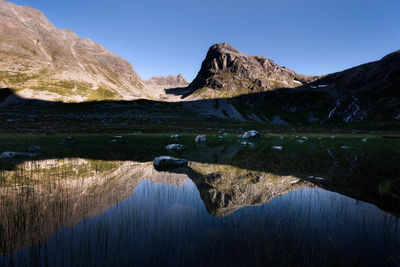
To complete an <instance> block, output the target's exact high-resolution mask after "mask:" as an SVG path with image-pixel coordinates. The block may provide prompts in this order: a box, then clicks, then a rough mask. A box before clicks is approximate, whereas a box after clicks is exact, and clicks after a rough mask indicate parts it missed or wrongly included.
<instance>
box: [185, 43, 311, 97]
mask: <svg viewBox="0 0 400 267" xmlns="http://www.w3.org/2000/svg"><path fill="white" fill-rule="evenodd" d="M315 79H316V77H313V76H306V75H301V74H297V73H296V72H294V71H292V70H290V69H288V68H285V67H282V66H279V65H277V64H276V63H275V62H273V61H272V60H270V59H268V58H265V57H262V56H251V55H246V54H243V53H241V52H240V51H239V50H237V49H236V48H234V47H232V46H231V45H230V44H227V43H219V44H214V45H212V46H211V47H210V48H209V50H208V52H207V56H206V58H205V59H204V61H203V63H202V65H201V69H200V71H199V73H198V74H197V76H196V78H195V79H194V80H193V82H192V83H191V84H190V85H189V87H188V91H187V92H186V94H185V96H188V95H190V94H192V93H194V92H195V91H197V90H198V89H202V88H207V89H213V90H218V91H220V92H225V93H222V95H223V96H227V95H229V96H232V95H239V94H245V93H250V92H256V91H267V90H273V89H277V88H290V87H296V86H299V85H302V84H303V83H308V82H311V81H313V80H315ZM207 92H208V93H210V91H209V90H208V91H207Z"/></svg>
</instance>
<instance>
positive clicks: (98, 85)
mask: <svg viewBox="0 0 400 267" xmlns="http://www.w3.org/2000/svg"><path fill="white" fill-rule="evenodd" d="M0 36H1V39H0V58H1V60H0V70H1V72H0V83H1V84H0V86H1V87H11V88H15V89H19V90H20V91H19V93H20V94H21V95H22V96H25V97H28V98H39V99H49V100H55V99H61V100H63V101H65V100H66V101H76V102H80V101H85V100H90V99H132V98H138V97H145V96H146V94H145V93H144V91H143V87H144V84H143V81H142V80H141V78H140V77H139V76H138V74H137V73H136V72H135V70H134V69H133V67H132V65H131V64H130V63H129V62H128V61H126V60H125V59H123V58H121V57H119V56H118V55H116V54H114V53H112V52H110V51H108V50H107V49H106V48H104V47H103V46H101V45H100V44H98V43H95V42H93V41H91V40H90V39H83V38H80V37H79V36H77V35H76V34H75V33H74V32H72V31H71V30H62V29H57V28H56V27H54V25H53V24H51V23H50V22H49V21H48V20H47V18H46V17H45V16H44V14H43V13H42V12H41V11H39V10H37V9H33V8H30V7H27V6H17V5H14V4H13V3H10V2H6V1H4V0H1V1H0Z"/></svg>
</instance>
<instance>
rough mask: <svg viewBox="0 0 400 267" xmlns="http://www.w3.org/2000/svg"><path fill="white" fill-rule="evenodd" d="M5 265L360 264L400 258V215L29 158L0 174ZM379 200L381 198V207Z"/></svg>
mask: <svg viewBox="0 0 400 267" xmlns="http://www.w3.org/2000/svg"><path fill="white" fill-rule="evenodd" d="M1 181H2V187H0V196H1V198H0V209H1V215H2V216H1V218H0V226H1V227H0V241H1V243H0V249H1V253H2V254H3V256H2V257H1V258H0V264H5V265H37V264H43V265H46V264H50V265H54V266H55V265H57V266H60V265H67V266H68V265H111V264H113V265H115V264H117V265H132V264H136V265H144V264H147V265H171V266H172V265H205V264H219V265H221V264H222V265H243V264H246V265H248V264H256V265H260V264H264V263H272V264H274V263H275V264H282V265H291V264H294V263H296V264H297V265H310V264H311V265H321V264H322V265H338V264H339V265H357V264H363V263H368V264H377V265H379V264H381V263H383V264H384V263H388V264H390V263H393V264H394V263H395V262H396V260H398V259H399V256H400V250H399V247H398V244H399V241H400V232H399V230H398V228H397V224H398V218H397V217H396V216H393V215H391V214H390V213H387V212H384V211H382V210H380V209H379V208H377V207H376V206H374V205H373V204H368V203H365V202H362V201H359V200H356V199H358V198H359V197H360V196H361V195H362V192H358V193H357V192H355V194H354V197H353V198H356V199H353V198H351V197H352V196H350V197H347V196H343V195H341V194H338V193H335V192H330V191H327V190H326V189H329V190H334V189H335V187H332V188H330V187H329V184H326V183H324V184H323V187H324V188H325V189H322V188H321V186H322V185H320V184H318V183H312V182H311V180H307V179H302V178H301V177H295V176H291V175H288V176H283V175H276V174H273V173H268V172H262V171H253V170H246V169H241V168H237V167H233V166H229V165H220V164H209V163H208V164H206V163H198V162H190V164H189V167H188V168H182V169H177V170H174V171H171V172H157V171H155V170H154V168H153V165H152V162H133V161H101V160H89V159H58V160H40V161H27V162H24V163H21V164H20V165H19V166H18V167H17V168H16V169H15V170H12V171H3V172H2V180H1ZM378 202H379V201H378Z"/></svg>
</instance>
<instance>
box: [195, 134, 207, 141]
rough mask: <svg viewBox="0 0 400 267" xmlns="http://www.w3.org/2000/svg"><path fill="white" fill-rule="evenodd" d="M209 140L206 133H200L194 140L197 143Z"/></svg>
mask: <svg viewBox="0 0 400 267" xmlns="http://www.w3.org/2000/svg"><path fill="white" fill-rule="evenodd" d="M206 140H207V138H206V136H205V135H198V136H197V137H196V138H195V139H194V141H196V143H200V142H205V141H206Z"/></svg>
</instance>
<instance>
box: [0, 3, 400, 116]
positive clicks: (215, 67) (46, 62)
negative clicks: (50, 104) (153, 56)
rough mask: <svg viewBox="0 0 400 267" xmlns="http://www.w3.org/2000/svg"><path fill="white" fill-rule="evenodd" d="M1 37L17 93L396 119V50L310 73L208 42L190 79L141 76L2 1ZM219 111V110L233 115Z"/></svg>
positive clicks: (6, 73) (399, 61) (2, 60)
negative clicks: (200, 102) (345, 66)
mask: <svg viewBox="0 0 400 267" xmlns="http://www.w3.org/2000/svg"><path fill="white" fill-rule="evenodd" d="M0 36H1V38H0V88H12V89H13V90H15V92H16V94H17V95H18V96H19V97H23V98H36V99H42V100H51V101H64V102H83V101H96V100H106V99H107V100H134V99H150V100H158V101H174V102H176V101H189V100H202V99H223V101H222V102H221V103H222V104H223V105H222V106H224V107H225V111H226V110H230V109H235V110H236V111H237V112H239V113H240V114H241V115H240V116H234V117H235V118H239V119H253V120H260V121H268V120H270V121H271V120H272V121H274V119H273V118H274V116H275V115H276V114H278V113H279V114H283V113H288V114H289V115H288V114H286V115H288V116H289V117H293V116H291V115H290V113H293V112H297V113H298V112H303V113H304V114H303V118H302V119H303V120H304V119H305V120H306V121H309V122H310V123H311V122H316V121H318V122H320V123H321V124H323V123H325V122H326V121H328V120H331V119H332V118H334V117H336V118H338V119H339V120H340V121H344V122H352V121H362V120H364V118H366V117H369V116H374V117H375V119H377V120H381V119H391V120H393V119H397V120H400V104H399V103H400V93H399V89H400V50H399V51H396V52H394V53H391V54H389V55H387V56H385V57H384V58H382V59H381V60H379V61H376V62H371V63H368V64H364V65H361V66H357V67H354V68H351V69H348V70H345V71H342V72H337V73H333V74H329V75H323V76H309V75H303V74H298V73H296V72H294V71H293V70H290V69H288V68H286V67H283V66H279V65H277V64H276V63H274V62H273V61H272V60H270V59H268V58H265V57H262V56H250V55H245V54H243V53H241V52H240V51H239V50H237V49H235V48H234V47H232V46H231V45H229V44H227V43H220V44H215V45H212V46H211V47H210V48H209V50H208V53H207V55H206V57H205V59H204V61H203V63H202V65H201V68H200V71H199V73H198V74H197V76H196V78H195V79H194V80H193V81H192V82H191V83H190V84H189V83H188V82H187V81H186V79H185V78H184V77H183V76H182V75H181V74H179V75H178V76H174V75H170V76H167V77H161V76H158V77H153V78H151V79H149V80H147V81H144V80H143V79H141V78H140V77H139V75H138V74H137V73H136V72H135V70H134V68H133V67H132V65H131V64H130V63H129V62H127V61H126V60H125V59H123V58H121V57H119V56H118V55H116V54H114V53H112V52H110V51H108V50H107V49H106V48H104V47H103V46H101V45H100V44H98V43H95V42H93V41H91V40H89V39H83V38H80V37H78V36H77V35H76V34H75V33H73V32H72V31H71V30H60V29H57V28H55V27H54V26H53V25H52V24H51V23H50V22H49V21H48V20H47V19H46V17H45V16H44V15H43V13H42V12H40V11H38V10H36V9H33V8H30V7H25V6H17V5H14V4H12V3H10V2H6V1H4V0H0ZM228 99H232V100H229V101H228V102H227V100H228ZM224 101H225V102H224ZM238 101H239V102H240V104H238ZM235 103H236V104H235ZM234 104H235V105H234ZM228 106H229V107H228ZM226 107H228V108H226ZM231 107H232V108H231ZM207 109H209V108H208V107H207V108H203V110H207ZM243 109H244V110H243ZM266 109H269V110H266ZM256 110H257V111H256ZM225 111H224V110H221V111H218V112H219V114H223V116H227V117H231V115H232V114H231V113H232V112H225ZM236 111H235V112H236ZM199 112H202V111H201V108H200V111H199ZM218 112H217V113H218ZM237 112H236V113H237ZM214 113H215V112H214ZM249 114H250V115H249ZM283 115H285V114H283ZM275 118H276V117H275ZM275 122H279V123H284V122H282V120H280V119H279V118H278V119H276V120H275Z"/></svg>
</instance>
